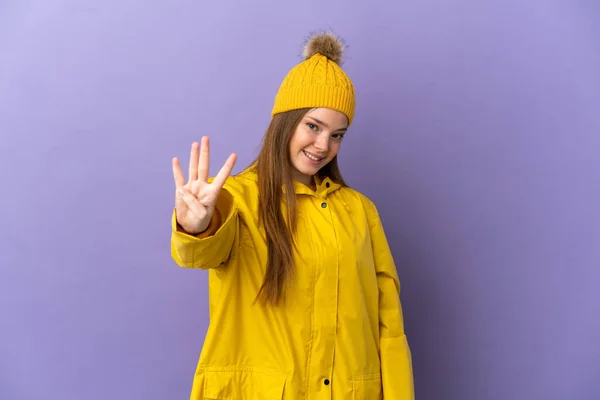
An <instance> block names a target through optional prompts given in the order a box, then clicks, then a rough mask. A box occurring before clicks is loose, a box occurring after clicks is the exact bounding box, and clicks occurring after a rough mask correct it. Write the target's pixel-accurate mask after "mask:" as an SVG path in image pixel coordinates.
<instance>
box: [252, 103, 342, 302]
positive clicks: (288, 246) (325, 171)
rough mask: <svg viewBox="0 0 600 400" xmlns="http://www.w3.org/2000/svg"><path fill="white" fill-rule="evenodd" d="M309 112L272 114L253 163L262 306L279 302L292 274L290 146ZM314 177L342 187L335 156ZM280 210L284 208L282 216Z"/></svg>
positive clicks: (293, 229) (293, 225) (293, 215)
mask: <svg viewBox="0 0 600 400" xmlns="http://www.w3.org/2000/svg"><path fill="white" fill-rule="evenodd" d="M310 110H311V108H302V109H296V110H291V111H287V112H284V113H279V114H276V115H274V116H273V118H272V120H271V123H270V124H269V127H268V128H267V131H266V133H265V135H264V137H263V142H262V147H261V150H260V153H259V155H258V157H257V159H256V160H255V162H254V168H255V169H256V172H257V175H258V192H259V200H258V203H259V206H258V207H259V221H261V222H262V224H263V225H264V228H265V233H266V239H267V248H268V258H267V269H266V272H265V276H264V279H263V283H262V286H261V288H260V290H259V292H258V294H257V297H256V299H257V300H259V301H260V302H262V303H263V304H271V305H277V304H278V303H279V302H280V300H281V299H282V298H283V297H284V295H285V291H284V286H285V284H286V283H288V282H289V279H290V277H291V276H292V273H293V268H294V253H293V249H294V247H295V241H294V235H295V233H296V217H297V215H296V192H295V189H294V183H293V180H292V171H293V166H292V163H291V160H290V152H289V146H290V141H291V139H292V136H293V134H294V132H295V131H296V128H297V127H298V125H299V124H300V122H301V121H302V118H303V117H304V116H305V115H306V113H307V112H308V111H310ZM317 175H319V177H321V178H325V177H329V178H330V179H331V180H332V181H334V182H337V183H340V184H342V185H345V182H344V180H343V178H342V174H341V172H340V170H339V167H338V162H337V156H336V157H334V158H333V159H332V160H331V161H330V162H329V163H328V164H327V165H325V166H324V167H323V168H321V170H320V171H319V172H318V173H317ZM284 192H285V198H284ZM283 207H285V208H286V209H287V213H285V214H286V215H285V216H284V213H283V210H282V209H283ZM286 217H287V218H286ZM286 219H287V220H286Z"/></svg>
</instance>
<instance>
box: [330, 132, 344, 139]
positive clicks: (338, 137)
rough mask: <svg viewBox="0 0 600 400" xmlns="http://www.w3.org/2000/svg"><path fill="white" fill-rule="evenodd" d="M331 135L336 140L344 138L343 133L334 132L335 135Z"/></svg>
mask: <svg viewBox="0 0 600 400" xmlns="http://www.w3.org/2000/svg"><path fill="white" fill-rule="evenodd" d="M331 137H332V138H334V139H336V140H342V139H343V138H344V134H343V133H334V134H333V135H331Z"/></svg>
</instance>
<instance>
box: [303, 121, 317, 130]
mask: <svg viewBox="0 0 600 400" xmlns="http://www.w3.org/2000/svg"><path fill="white" fill-rule="evenodd" d="M306 126H308V127H309V129H311V130H313V131H316V130H317V129H319V127H318V126H316V125H315V124H311V123H310V122H308V123H307V124H306Z"/></svg>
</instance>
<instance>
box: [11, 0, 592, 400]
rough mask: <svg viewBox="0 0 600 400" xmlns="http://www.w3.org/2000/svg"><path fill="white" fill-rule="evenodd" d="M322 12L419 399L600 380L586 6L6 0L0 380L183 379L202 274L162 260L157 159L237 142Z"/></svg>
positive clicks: (167, 176) (169, 198)
mask: <svg viewBox="0 0 600 400" xmlns="http://www.w3.org/2000/svg"><path fill="white" fill-rule="evenodd" d="M392 3H394V4H395V5H392ZM321 28H333V29H334V30H335V31H336V32H337V33H338V34H340V35H342V36H343V37H344V38H345V40H346V42H347V43H348V45H349V47H348V49H347V53H346V64H345V68H346V70H347V72H348V73H349V74H350V76H351V77H352V79H353V80H354V82H355V85H356V89H357V93H358V109H357V114H356V120H355V124H354V125H353V126H352V129H351V131H350V132H349V134H348V137H347V140H346V141H345V144H344V146H343V150H342V154H341V166H342V168H343V171H344V173H345V176H346V177H347V179H348V181H349V183H350V184H351V185H352V186H354V187H355V188H357V189H359V190H361V191H363V192H364V193H365V194H367V195H368V196H370V197H371V198H372V199H373V200H375V201H376V203H377V205H378V206H379V208H380V211H381V214H382V215H383V219H384V225H385V228H386V230H387V232H388V235H389V240H390V242H391V245H392V248H393V252H394V255H395V257H396V260H397V262H398V270H399V274H400V277H401V280H402V300H403V305H404V309H405V315H406V327H407V328H406V329H407V334H408V336H409V341H410V344H411V346H412V349H413V356H414V368H415V379H416V392H417V399H419V400H441V399H444V400H471V399H477V400H479V399H482V400H507V399H511V400H514V399H523V400H529V399H545V400H550V399H552V400H559V399H561V400H563V399H564V400H571V399H578V400H579V399H581V400H587V399H589V400H592V399H595V400H597V399H599V398H600V385H599V384H598V383H597V382H598V378H599V377H600V346H599V344H598V339H599V338H600V318H599V316H600V306H599V304H600V293H599V291H598V289H599V287H600V207H599V206H600V156H599V153H600V78H599V76H600V55H599V53H600V3H598V2H597V1H595V0H588V1H584V0H579V1H575V0H569V1H566V0H565V1H550V0H546V1H531V0H529V1H522V0H510V1H500V0H494V1H486V2H482V1H479V0H460V1H454V2H449V1H442V0H404V1H398V2H392V1H387V2H382V3H377V2H367V1H329V2H323V1H316V0H315V1H304V2H301V3H298V2H296V3H288V2H283V1H271V2H266V1H258V2H257V1H254V2H243V1H236V2H232V1H223V0H220V1H214V2H206V1H193V0H169V1H167V0H162V1H160V0H155V1H142V0H103V1H96V2H91V1H83V0H81V1H75V0H71V1H67V0H62V1H58V0H56V1H52V2H42V1H37V2H34V1H25V0H14V1H10V0H8V1H7V0H3V1H1V2H0V134H1V146H0V183H1V190H2V195H1V196H0V207H1V209H2V211H1V213H0V218H1V219H0V225H1V226H2V230H1V233H0V235H1V236H0V239H1V241H0V265H1V275H0V316H1V318H0V324H1V325H0V328H1V329H0V335H1V337H0V398H1V399H3V400H29V399H40V398H44V399H52V400H71V399H73V400H74V399H90V400H100V399H148V400H150V399H151V400H159V399H160V400H163V399H186V398H187V397H188V394H189V390H190V387H191V381H192V376H193V373H194V369H195V366H196V361H197V359H198V354H199V352H200V349H201V345H202V341H203V337H204V333H205V330H206V328H207V323H208V320H207V291H206V273H205V272H201V271H191V270H183V269H178V267H176V266H175V264H174V263H173V261H172V260H171V258H170V250H169V239H170V217H171V211H172V207H173V204H174V203H173V200H174V186H173V178H172V173H171V157H173V156H179V157H181V158H182V159H183V161H184V162H187V160H188V155H189V145H190V143H191V142H192V141H193V140H199V139H200V137H201V135H203V134H208V135H209V136H211V138H212V140H213V146H212V148H213V152H212V154H213V157H212V166H213V172H215V171H216V170H217V168H219V167H220V165H221V163H222V162H223V161H224V160H225V158H226V157H227V155H228V154H229V153H230V152H232V151H236V152H238V154H239V162H238V164H237V166H236V171H239V170H240V169H241V168H242V167H243V166H245V165H246V164H247V163H248V162H250V161H251V159H253V157H254V156H255V154H256V150H257V149H258V146H259V142H260V138H261V137H262V134H263V132H264V130H265V128H266V126H267V124H268V121H269V118H270V114H269V113H270V110H271V105H272V100H273V97H274V95H275V92H276V90H277V87H278V85H279V83H280V82H281V80H282V79H283V77H284V75H285V74H286V73H287V71H288V69H289V68H291V67H292V66H293V65H294V64H295V63H297V62H298V61H299V58H298V55H299V54H300V52H301V46H302V41H303V38H304V37H305V36H306V35H307V34H308V32H310V31H313V30H315V29H321Z"/></svg>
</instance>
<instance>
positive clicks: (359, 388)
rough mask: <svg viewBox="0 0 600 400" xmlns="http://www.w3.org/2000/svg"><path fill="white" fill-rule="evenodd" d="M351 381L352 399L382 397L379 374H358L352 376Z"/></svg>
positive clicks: (363, 399) (373, 399)
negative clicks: (354, 376) (357, 375)
mask: <svg viewBox="0 0 600 400" xmlns="http://www.w3.org/2000/svg"><path fill="white" fill-rule="evenodd" d="M351 381H352V399H353V400H381V399H382V398H383V390H382V388H381V376H380V375H379V374H374V375H366V376H360V377H356V378H352V379H351Z"/></svg>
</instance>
